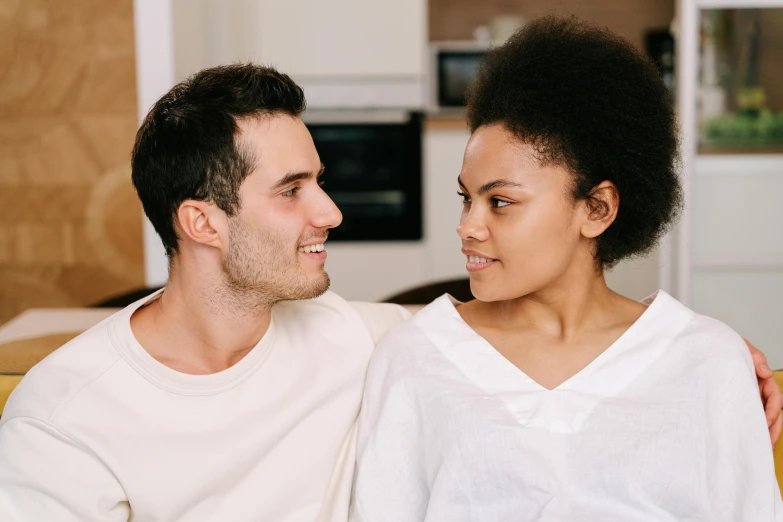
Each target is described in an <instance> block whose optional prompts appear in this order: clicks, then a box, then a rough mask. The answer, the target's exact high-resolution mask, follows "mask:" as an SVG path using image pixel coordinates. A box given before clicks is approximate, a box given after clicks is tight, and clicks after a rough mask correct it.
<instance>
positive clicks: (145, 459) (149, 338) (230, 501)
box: [0, 65, 781, 522]
mask: <svg viewBox="0 0 783 522" xmlns="http://www.w3.org/2000/svg"><path fill="white" fill-rule="evenodd" d="M304 107H305V101H304V97H303V94H302V91H301V89H300V88H299V87H298V86H296V84H294V83H293V82H292V81H291V80H290V78H288V77H287V76H286V75H283V74H280V73H278V72H276V71H274V70H273V69H269V68H264V67H260V66H254V65H233V66H227V67H218V68H214V69H208V70H205V71H202V72H201V73H198V74H197V75H195V76H194V77H192V78H191V79H189V80H187V81H186V82H183V83H182V84H180V85H178V86H176V87H174V88H173V89H172V90H171V91H170V92H169V93H167V94H166V95H165V96H164V97H163V98H162V99H161V100H160V101H159V102H158V103H157V104H156V105H155V106H154V107H153V108H152V110H151V111H150V113H149V115H148V116H147V118H146V119H145V121H144V123H143V124H142V126H141V129H140V130H139V132H138V135H137V138H136V144H135V147H134V151H133V160H132V170H133V182H134V185H135V186H136V189H137V191H138V193H139V197H140V199H141V201H142V204H143V206H144V210H145V212H146V214H147V216H148V217H149V218H150V221H151V222H152V224H153V225H154V226H155V229H156V230H157V232H158V234H159V235H160V236H161V239H162V240H163V243H164V246H165V247H166V250H167V253H168V255H169V257H170V278H169V283H168V285H167V286H166V288H165V290H164V291H162V292H158V293H156V294H154V295H152V296H150V297H148V298H145V299H142V300H141V301H140V302H138V303H135V304H134V305H131V306H129V307H128V308H126V309H124V310H122V311H120V312H119V313H117V314H116V315H114V316H112V317H110V318H109V319H107V320H105V321H104V322H102V323H101V324H99V325H97V326H96V327H94V328H92V329H91V330H89V331H87V332H85V333H84V334H83V335H81V336H79V337H78V338H76V339H75V340H73V341H72V342H70V343H68V344H67V345H65V346H63V347H62V348H60V349H59V350H57V351H56V352H55V353H54V354H53V355H52V356H50V357H48V358H47V359H46V360H45V361H43V362H42V363H41V364H39V365H38V366H37V367H36V368H34V369H33V370H32V371H31V372H30V373H29V374H28V375H27V376H26V377H25V379H24V380H23V382H22V383H21V384H20V386H19V388H18V389H17V391H15V393H14V394H13V396H12V398H11V399H10V401H9V403H8V405H7V406H6V409H5V411H4V414H3V418H2V424H0V520H6V519H10V520H24V521H28V520H29V521H43V520H46V521H71V520H73V521H76V520H78V521H87V520H90V521H92V520H101V521H104V520H112V521H113V520H116V521H125V520H128V519H130V518H133V519H134V520H159V521H167V522H169V521H177V520H210V521H212V520H215V521H232V522H235V521H237V522H238V521H243V520H253V521H258V520H274V521H312V520H345V519H346V517H347V504H348V500H349V496H350V487H351V479H352V475H353V461H354V450H355V447H354V443H355V438H354V437H355V434H354V429H355V421H356V417H357V414H358V412H359V406H360V400H361V394H362V388H363V379H364V375H365V369H366V365H367V361H368V358H369V355H370V353H371V351H372V349H373V347H374V344H375V342H376V341H377V340H378V338H379V337H380V336H381V335H382V334H383V333H384V332H385V331H386V330H387V329H388V328H389V327H390V326H392V325H394V324H396V323H398V322H400V321H402V320H404V319H405V318H406V317H407V315H408V314H407V313H406V312H405V311H404V310H403V309H401V308H400V307H396V306H394V305H382V304H372V305H371V304H366V303H365V304H360V303H347V302H346V301H344V300H343V299H341V298H340V297H339V296H337V295H335V294H333V293H329V292H327V289H328V286H329V278H328V276H327V274H326V273H325V272H324V261H325V257H326V253H325V251H324V247H323V245H324V242H325V241H326V239H327V236H328V231H329V229H331V228H334V227H336V226H337V225H339V223H340V220H341V215H340V212H339V210H338V209H337V208H336V207H335V206H334V204H333V203H332V201H331V200H330V199H329V198H328V197H327V196H326V194H325V193H324V192H323V191H322V190H321V188H320V186H319V182H318V176H319V175H320V174H321V173H322V172H323V166H322V165H321V163H320V160H319V158H318V154H317V152H316V151H315V148H314V146H313V142H312V139H311V138H310V135H309V133H308V131H307V129H306V127H305V126H304V124H303V123H302V121H301V120H300V119H299V115H300V114H301V113H302V111H303V110H304ZM761 363H763V361H760V364H761ZM764 375H766V374H764ZM770 382H772V383H773V384H774V381H770V380H766V381H764V383H765V384H764V390H765V393H766V396H767V397H771V400H768V403H772V409H777V410H778V411H779V410H780V402H781V399H780V392H779V390H778V389H777V388H776V387H773V385H772V384H769V383H770ZM771 418H773V419H776V418H777V414H775V415H771Z"/></svg>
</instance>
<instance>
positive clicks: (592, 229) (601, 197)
mask: <svg viewBox="0 0 783 522" xmlns="http://www.w3.org/2000/svg"><path fill="white" fill-rule="evenodd" d="M585 205H586V206H587V212H588V215H587V219H586V220H585V222H584V223H583V224H582V228H581V233H582V235H583V236H584V237H587V238H590V239H593V238H596V237H598V236H600V235H601V234H603V233H604V230H606V229H607V228H609V225H611V224H612V223H614V220H615V218H617V210H618V209H619V208H620V192H619V191H618V190H617V186H616V185H615V184H614V183H612V182H611V181H602V182H601V183H599V184H598V185H596V186H595V187H593V189H592V190H591V191H590V195H589V197H588V198H587V199H586V200H585Z"/></svg>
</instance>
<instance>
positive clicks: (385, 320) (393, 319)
mask: <svg viewBox="0 0 783 522" xmlns="http://www.w3.org/2000/svg"><path fill="white" fill-rule="evenodd" d="M350 305H351V306H352V307H353V309H354V310H356V313H357V314H359V317H361V319H362V321H363V322H364V324H365V325H366V326H367V329H368V330H369V331H370V335H372V338H373V340H374V341H375V343H376V344H377V343H378V341H380V340H381V338H382V337H383V336H384V335H386V333H387V332H388V331H389V330H391V329H392V328H394V327H395V326H397V325H398V324H401V323H403V322H405V321H407V320H408V319H410V318H411V315H412V314H411V312H410V311H408V310H406V309H405V308H404V307H402V306H400V305H397V304H391V303H368V302H363V301H352V302H351V303H350Z"/></svg>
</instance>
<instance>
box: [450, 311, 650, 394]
mask: <svg viewBox="0 0 783 522" xmlns="http://www.w3.org/2000/svg"><path fill="white" fill-rule="evenodd" d="M449 297H450V300H449V302H450V304H451V307H452V308H453V310H454V312H455V313H456V314H457V316H458V317H459V319H460V320H461V321H462V324H463V325H464V326H465V327H466V328H469V329H470V330H471V331H472V332H473V334H474V335H476V336H477V337H478V338H479V339H480V341H479V342H478V344H480V345H482V346H483V348H484V349H486V350H488V351H491V352H492V354H493V357H495V356H496V358H497V357H499V358H500V359H501V361H500V362H499V363H498V364H499V365H502V366H505V369H504V371H510V372H513V373H518V374H519V375H520V377H521V378H522V379H524V380H526V381H528V382H529V383H530V385H531V386H532V387H533V388H537V389H538V391H541V392H553V391H558V390H566V389H572V388H573V387H574V386H575V385H578V384H579V382H580V381H583V380H585V379H586V378H587V377H589V375H590V374H592V373H594V372H595V371H596V369H597V368H598V367H600V366H601V365H602V362H603V361H604V360H605V359H610V358H611V357H612V356H613V354H614V353H615V352H618V353H619V352H622V350H623V348H624V346H626V344H627V342H626V340H627V339H628V338H631V337H633V336H634V332H635V331H636V330H638V329H640V328H643V327H644V324H645V323H648V322H649V321H650V316H654V315H655V312H656V310H655V309H652V308H653V307H655V308H657V306H656V305H655V302H656V301H657V302H660V301H659V300H658V299H653V301H652V302H651V303H650V304H648V305H647V307H646V308H645V309H644V311H643V312H642V313H641V315H640V316H639V317H637V318H636V320H635V321H634V322H633V323H631V325H630V326H629V327H628V328H626V329H625V330H624V331H623V332H622V333H621V334H620V336H619V337H617V339H615V340H614V341H613V342H612V343H611V344H610V345H609V346H607V347H606V348H604V349H603V350H601V352H600V353H598V355H596V356H595V357H593V359H591V360H590V361H589V362H588V363H587V364H586V365H584V366H583V367H582V368H580V369H579V370H578V371H576V372H575V373H573V374H571V375H570V376H568V377H567V378H566V379H565V380H563V381H561V382H560V383H559V384H558V385H557V386H554V387H552V388H547V387H546V386H544V385H543V384H541V383H540V382H539V381H537V380H536V379H534V378H533V377H531V376H530V375H529V374H528V373H527V372H526V371H525V370H523V369H522V368H520V367H519V366H517V365H516V364H514V363H513V362H512V361H511V360H510V359H509V358H508V357H506V356H505V355H503V354H502V353H501V351H500V350H498V349H497V347H495V345H493V344H492V343H491V342H489V340H488V339H487V338H486V337H484V336H483V335H481V334H480V333H478V332H477V331H476V330H475V329H474V328H473V327H472V326H470V325H469V324H468V322H467V321H465V319H464V318H463V317H462V315H461V314H460V313H459V311H458V310H457V306H458V304H461V303H459V301H457V300H455V299H454V298H453V297H451V296H449Z"/></svg>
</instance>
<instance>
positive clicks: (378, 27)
mask: <svg viewBox="0 0 783 522" xmlns="http://www.w3.org/2000/svg"><path fill="white" fill-rule="evenodd" d="M170 1H171V2H172V11H173V25H174V50H175V53H174V54H175V69H176V77H177V79H183V78H186V77H187V76H189V75H191V74H193V73H195V72H197V71H199V70H201V69H203V68H205V67H211V66H214V65H219V64H227V63H231V62H236V61H254V62H258V63H262V64H265V65H271V66H274V67H276V68H277V69H279V70H280V71H282V72H285V73H286V74H288V75H290V76H291V77H292V78H293V79H294V80H295V81H296V82H297V83H298V84H299V85H301V86H302V88H303V89H304V91H305V95H306V97H307V102H308V107H309V108H311V109H335V108H350V109H356V108H406V109H414V110H416V109H421V108H422V107H423V106H424V102H425V98H426V92H425V91H426V89H425V87H424V85H425V75H426V72H427V3H426V1H425V0H395V1H393V2H392V1H388V0H170Z"/></svg>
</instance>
